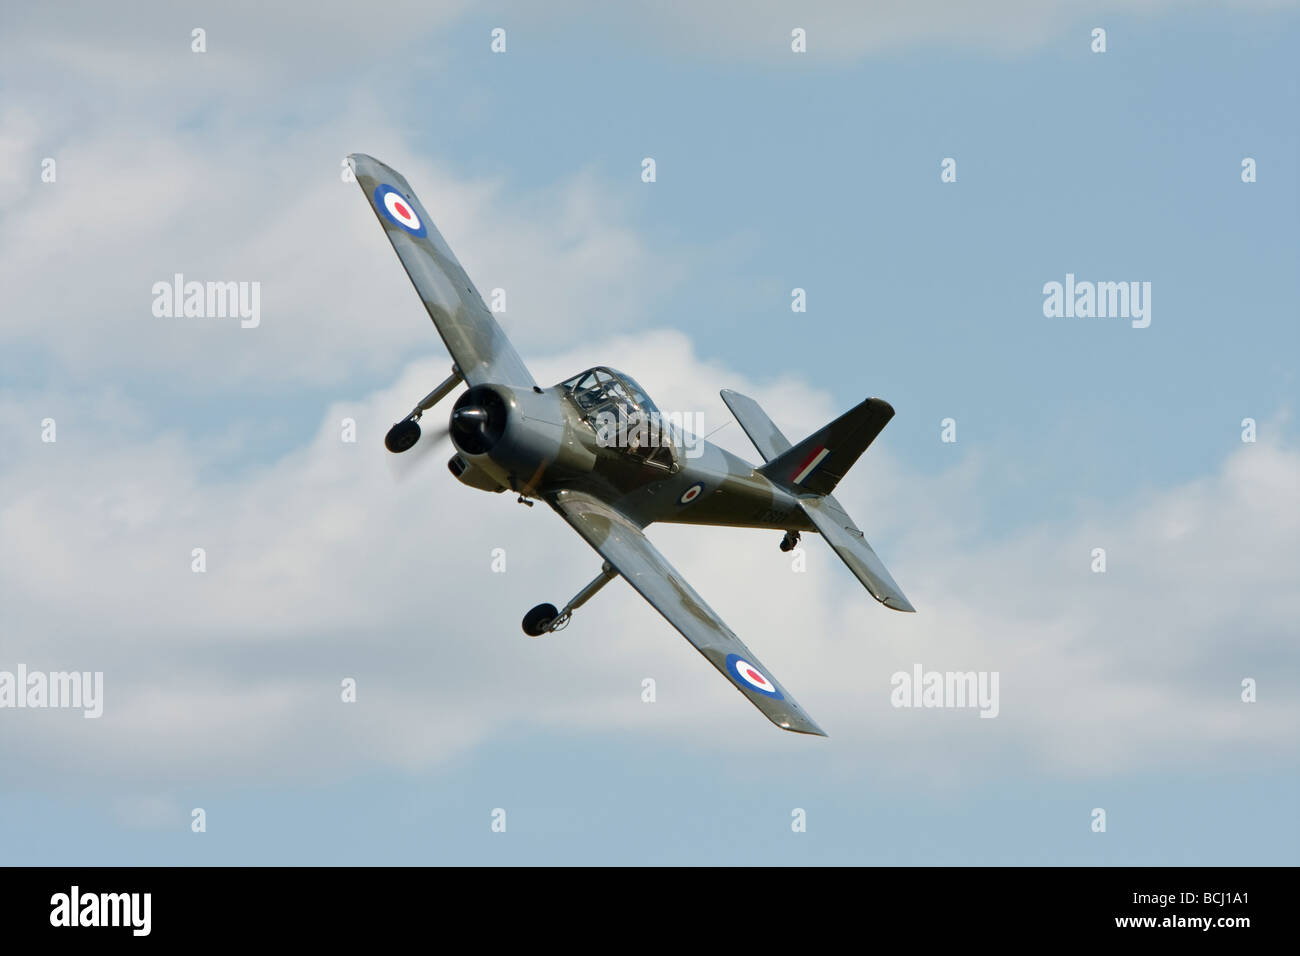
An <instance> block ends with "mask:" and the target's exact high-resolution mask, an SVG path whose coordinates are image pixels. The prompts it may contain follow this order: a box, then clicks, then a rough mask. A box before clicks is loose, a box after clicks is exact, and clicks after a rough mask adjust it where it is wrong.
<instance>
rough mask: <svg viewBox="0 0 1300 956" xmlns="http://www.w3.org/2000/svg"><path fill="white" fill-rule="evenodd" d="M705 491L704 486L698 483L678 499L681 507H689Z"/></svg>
mask: <svg viewBox="0 0 1300 956" xmlns="http://www.w3.org/2000/svg"><path fill="white" fill-rule="evenodd" d="M703 491H704V485H702V484H700V483H699V482H698V481H697V482H696V483H695V484H693V485H691V486H690V487H689V488H687V489H686V490H685V491H683V492H682V496H681V497H680V498H678V499H677V503H678V504H679V505H689V504H690V503H691V502H692V501H694V500H695V499H696V498H698V497H699V496H700V493H701V492H703Z"/></svg>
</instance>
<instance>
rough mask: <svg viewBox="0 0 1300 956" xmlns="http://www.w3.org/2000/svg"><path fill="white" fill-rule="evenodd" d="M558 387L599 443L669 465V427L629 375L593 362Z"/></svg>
mask: <svg viewBox="0 0 1300 956" xmlns="http://www.w3.org/2000/svg"><path fill="white" fill-rule="evenodd" d="M560 387H561V388H563V389H565V390H566V391H567V392H568V395H569V397H570V398H571V399H572V400H573V401H574V403H575V404H577V406H578V408H579V409H581V410H582V413H583V417H584V418H585V419H586V420H587V423H588V424H589V425H591V426H592V428H593V429H594V430H595V431H596V433H597V435H598V436H599V437H600V439H601V442H602V444H605V445H607V446H613V447H617V448H621V449H623V450H624V451H626V452H628V453H629V454H632V455H635V456H637V457H638V458H642V459H644V460H645V461H646V462H647V463H649V464H652V465H658V466H660V467H663V468H671V467H672V465H673V462H674V457H673V434H672V430H671V429H670V428H669V427H668V423H667V422H666V421H665V420H664V419H663V416H662V415H660V413H659V409H658V408H656V407H655V403H654V402H652V401H650V397H649V396H648V395H646V393H645V390H644V389H643V388H641V386H640V385H638V384H637V383H636V380H635V379H634V378H632V376H630V375H625V374H623V373H622V372H618V371H615V370H614V369H612V368H606V367H605V366H597V367H596V368H592V369H588V370H587V371H585V372H580V373H578V374H577V375H575V376H573V378H571V379H568V380H567V381H564V382H562V383H561V384H560Z"/></svg>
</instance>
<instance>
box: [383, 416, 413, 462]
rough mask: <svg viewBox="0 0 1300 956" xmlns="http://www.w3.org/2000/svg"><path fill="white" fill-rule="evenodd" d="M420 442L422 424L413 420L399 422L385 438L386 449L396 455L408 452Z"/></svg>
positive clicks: (389, 430)
mask: <svg viewBox="0 0 1300 956" xmlns="http://www.w3.org/2000/svg"><path fill="white" fill-rule="evenodd" d="M419 440H420V424H419V422H417V421H415V420H414V419H412V418H408V419H406V420H405V421H401V422H398V423H397V424H396V425H394V426H393V427H392V428H390V429H388V434H387V435H385V436H384V447H385V448H387V449H388V450H389V451H391V452H392V453H393V454H394V455H400V454H401V453H402V452H404V451H407V450H408V449H409V448H411V446H413V445H414V444H415V443H416V442H417V441H419Z"/></svg>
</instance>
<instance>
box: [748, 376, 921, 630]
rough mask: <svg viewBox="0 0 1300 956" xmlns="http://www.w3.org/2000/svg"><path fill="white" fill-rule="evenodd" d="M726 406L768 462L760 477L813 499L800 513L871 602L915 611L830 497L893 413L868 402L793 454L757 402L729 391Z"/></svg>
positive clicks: (887, 407) (802, 503)
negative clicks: (870, 598) (869, 593)
mask: <svg viewBox="0 0 1300 956" xmlns="http://www.w3.org/2000/svg"><path fill="white" fill-rule="evenodd" d="M722 400H723V401H724V402H726V403H727V407H728V408H729V409H731V413H732V414H733V415H735V416H736V421H738V422H740V427H741V428H743V429H744V430H745V434H746V435H748V436H749V438H750V441H752V442H753V443H754V446H755V447H756V448H757V449H758V451H759V454H761V455H762V456H763V460H764V461H765V462H767V464H765V465H763V466H762V467H760V468H759V469H758V471H759V473H760V474H762V475H764V476H766V477H767V479H768V480H769V481H772V482H775V483H777V484H780V485H784V486H786V487H788V488H790V489H791V490H792V491H794V492H796V493H798V492H811V493H812V494H802V495H800V497H799V507H800V509H801V510H802V511H803V513H804V514H806V515H807V516H808V520H809V521H811V522H812V523H813V527H815V528H816V529H817V530H818V532H820V534H821V536H822V537H823V538H825V539H826V543H827V544H829V545H830V546H831V548H832V550H834V552H835V553H836V554H837V555H839V557H840V560H841V561H843V562H844V563H845V564H846V565H847V566H848V568H849V570H850V571H852V572H853V574H854V576H855V577H856V578H857V579H858V580H859V581H861V582H862V584H863V586H865V587H866V589H867V590H868V591H869V592H871V596H872V597H874V598H875V599H876V600H877V601H879V602H880V603H881V604H883V605H885V607H889V608H893V609H894V610H895V611H915V610H916V608H914V607H912V602H911V601H909V600H908V599H907V596H906V595H905V594H903V590H902V588H900V587H899V586H898V583H897V582H896V581H895V580H894V579H893V577H892V576H891V575H890V573H889V570H888V569H887V568H886V567H885V565H884V563H883V562H882V561H881V560H880V558H879V557H877V556H876V552H875V551H873V550H872V548H871V545H869V544H868V543H867V539H866V538H865V537H863V535H862V531H861V530H859V528H858V526H857V525H856V524H854V523H853V519H852V518H850V517H849V516H848V514H847V513H846V512H845V511H844V509H843V508H841V507H840V503H839V502H838V501H836V500H835V499H834V498H833V497H832V496H831V490H832V489H834V487H835V486H836V485H837V484H839V480H840V479H841V478H843V477H844V473H845V472H846V471H848V470H849V466H851V465H852V464H853V463H854V462H855V461H857V460H858V459H859V458H861V457H862V453H863V452H864V451H866V450H867V446H868V445H870V444H871V443H872V442H873V441H875V438H876V436H877V435H879V434H880V430H881V429H882V428H884V427H885V425H886V424H888V422H889V420H890V419H891V418H893V417H894V409H893V407H892V406H891V405H890V404H889V403H888V402H883V401H881V400H880V399H878V398H869V399H867V400H866V401H865V402H863V403H862V404H861V405H859V406H857V407H856V408H853V409H850V410H849V411H847V412H845V413H844V414H843V415H841V416H840V417H839V418H837V419H835V421H833V422H831V423H830V424H829V425H827V426H826V427H825V428H823V429H821V430H820V431H818V432H816V433H815V434H813V435H811V436H809V437H808V438H805V439H804V440H803V441H801V442H799V444H797V445H795V446H794V447H793V448H792V447H791V446H790V442H789V441H788V440H787V439H786V437H785V436H784V435H783V434H781V430H780V429H779V428H777V427H776V425H775V424H773V423H772V420H771V419H770V418H768V417H767V415H766V414H765V413H764V412H763V410H762V409H761V408H759V407H758V402H756V401H754V400H753V399H752V398H747V397H746V396H744V395H740V394H738V393H736V392H733V391H731V390H729V389H723V390H722ZM814 495H815V496H816V497H814Z"/></svg>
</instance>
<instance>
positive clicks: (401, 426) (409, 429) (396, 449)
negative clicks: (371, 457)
mask: <svg viewBox="0 0 1300 956" xmlns="http://www.w3.org/2000/svg"><path fill="white" fill-rule="evenodd" d="M462 381H464V379H462V378H461V375H460V369H458V368H456V366H454V365H453V366H452V367H451V377H450V378H448V379H447V380H446V381H445V382H443V383H442V384H441V385H439V386H438V387H437V388H435V389H434V390H433V391H432V392H430V393H429V394H428V395H426V396H424V398H422V399H420V403H419V404H418V405H416V406H415V407H414V408H413V409H411V413H410V414H409V415H407V416H406V417H405V418H403V419H402V420H401V421H400V422H398V423H397V424H396V425H394V426H393V427H392V428H390V429H388V434H387V435H385V436H384V447H385V448H387V449H388V450H389V451H391V452H392V453H393V454H395V455H400V454H401V453H402V452H404V451H408V450H409V449H410V448H411V447H412V446H414V445H415V443H416V442H417V441H419V440H420V425H419V422H420V416H421V415H423V414H424V413H425V412H427V411H428V410H429V409H431V408H433V406H434V405H437V404H438V403H439V402H440V401H442V400H443V399H444V398H446V397H447V396H448V395H450V394H451V393H452V390H453V389H455V388H456V386H457V385H459V384H460V383H461V382H462Z"/></svg>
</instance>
